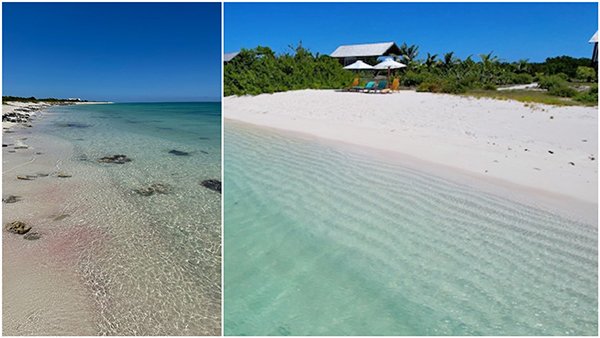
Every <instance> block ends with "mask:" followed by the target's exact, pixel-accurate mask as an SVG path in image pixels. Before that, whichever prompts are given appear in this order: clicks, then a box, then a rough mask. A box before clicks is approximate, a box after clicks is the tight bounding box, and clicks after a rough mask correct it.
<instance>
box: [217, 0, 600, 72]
mask: <svg viewBox="0 0 600 338" xmlns="http://www.w3.org/2000/svg"><path fill="white" fill-rule="evenodd" d="M224 14H225V15H224V17H225V19H224V20H225V45H224V47H225V52H233V51H237V50H239V49H240V48H253V47H256V46H257V45H263V46H269V47H271V48H272V49H273V50H274V51H275V52H278V53H280V52H285V51H287V50H288V49H287V47H288V45H290V44H293V45H296V44H298V42H299V41H302V44H303V46H304V47H307V48H308V49H310V50H311V51H313V52H319V53H323V54H330V53H331V52H333V50H334V49H335V48H336V47H337V46H338V45H341V44H354V43H369V42H386V41H395V42H396V43H397V44H401V43H402V42H406V43H408V44H409V45H410V44H416V45H418V46H419V56H418V58H424V57H425V56H426V55H427V52H430V53H432V54H440V55H441V54H442V53H446V52H449V51H454V52H455V55H456V56H458V57H460V58H466V57H467V56H469V55H471V54H474V55H475V56H477V55H479V54H483V53H489V52H492V51H493V52H494V54H495V55H498V56H499V57H500V58H501V59H502V60H504V61H515V60H519V59H529V60H530V61H543V60H545V59H546V58H547V57H551V56H559V55H569V56H573V57H591V54H592V45H590V44H588V40H589V39H590V38H591V37H592V35H593V34H594V33H595V32H596V30H597V29H598V4H597V3H570V4H569V3H454V4H452V3H425V4H422V3H421V4H419V3H304V4H299V3H275V4H272V3H271V4H267V3H262V4H250V3H226V4H225V13H224Z"/></svg>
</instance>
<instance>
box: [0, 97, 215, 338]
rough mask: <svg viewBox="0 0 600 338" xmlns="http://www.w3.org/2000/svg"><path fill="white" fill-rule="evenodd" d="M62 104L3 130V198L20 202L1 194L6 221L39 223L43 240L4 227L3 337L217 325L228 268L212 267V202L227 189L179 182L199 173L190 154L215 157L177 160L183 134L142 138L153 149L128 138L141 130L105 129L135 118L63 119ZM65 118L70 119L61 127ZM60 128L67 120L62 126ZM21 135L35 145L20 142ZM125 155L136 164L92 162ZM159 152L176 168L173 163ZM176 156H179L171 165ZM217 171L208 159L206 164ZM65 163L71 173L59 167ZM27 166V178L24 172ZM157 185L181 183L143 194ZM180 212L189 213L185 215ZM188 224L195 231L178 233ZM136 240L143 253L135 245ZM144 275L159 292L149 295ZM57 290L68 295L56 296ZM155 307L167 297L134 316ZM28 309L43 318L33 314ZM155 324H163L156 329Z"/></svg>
mask: <svg viewBox="0 0 600 338" xmlns="http://www.w3.org/2000/svg"><path fill="white" fill-rule="evenodd" d="M69 109H77V108H75V107H73V108H69ZM61 111H62V109H60V108H59V109H57V111H56V112H55V111H54V110H50V111H43V112H42V113H39V115H38V116H39V117H40V118H34V119H32V121H31V123H32V125H33V128H27V127H26V126H25V124H22V123H16V124H14V126H13V127H12V128H11V131H10V132H9V133H5V134H4V144H6V147H4V148H3V156H4V157H3V165H4V172H3V174H4V176H3V182H4V190H3V198H7V197H9V195H13V196H19V199H18V200H17V201H16V202H14V203H12V202H11V203H6V202H5V203H3V204H4V205H3V206H4V212H3V216H4V219H5V220H4V224H3V225H5V224H7V223H9V222H12V221H22V222H25V223H26V224H28V225H30V226H31V227H32V229H31V231H30V232H37V233H39V234H41V238H39V239H38V240H26V239H25V238H23V237H24V236H23V235H17V234H12V233H8V232H6V231H5V235H4V237H3V243H4V249H3V250H4V256H3V257H4V258H3V260H4V270H5V272H6V273H5V275H4V288H3V293H4V296H5V298H4V300H5V302H4V303H3V306H4V311H5V312H4V313H5V317H6V318H5V319H6V320H5V328H4V331H3V332H4V334H5V335H23V334H27V335H41V334H42V335H43V334H52V335H72V334H83V335H101V334H108V335H115V334H130V335H131V334H134V333H137V334H142V335H143V334H146V335H169V334H171V335H173V334H180V335H211V334H215V332H217V331H216V330H219V328H218V326H217V318H216V317H217V315H220V313H221V312H220V308H219V306H220V304H217V302H216V298H217V297H219V299H220V294H219V293H218V289H214V288H213V285H216V278H219V279H218V280H220V277H217V276H218V274H217V270H216V269H214V267H215V266H216V263H215V264H213V261H215V262H216V259H217V258H216V257H218V256H217V255H216V254H214V255H213V254H212V252H213V250H215V252H216V249H215V248H216V247H218V245H217V243H219V245H220V238H219V237H217V236H213V235H214V233H215V230H214V227H213V226H214V225H215V224H217V221H218V220H220V213H218V214H217V213H216V212H215V211H214V210H215V206H216V205H217V204H216V202H215V201H216V200H219V201H220V195H218V194H216V193H215V192H213V191H211V190H209V189H206V188H204V187H203V186H202V185H200V183H199V182H198V183H197V184H187V186H189V187H190V188H189V189H183V188H182V187H181V186H180V185H179V184H177V181H178V179H179V180H184V179H189V180H193V181H192V182H194V183H196V182H195V181H197V180H198V178H199V177H198V178H197V177H195V176H190V173H189V172H190V171H191V170H192V169H194V170H199V166H192V165H191V164H186V163H190V162H191V163H198V162H203V161H204V160H203V159H211V160H210V161H212V158H213V156H212V153H211V154H210V155H209V154H204V153H202V152H199V153H197V154H193V155H190V157H189V158H179V157H176V156H175V155H173V154H170V153H169V152H168V149H173V148H175V149H184V148H185V147H184V148H180V145H179V142H180V141H179V140H171V139H168V138H165V139H163V138H162V137H160V138H157V139H156V140H153V138H154V137H153V136H147V138H146V139H145V142H144V145H148V149H154V150H155V151H153V152H152V154H151V155H148V154H146V152H145V151H144V150H145V148H143V147H141V146H140V145H139V144H133V143H130V142H128V141H130V140H131V141H134V139H140V136H139V135H136V134H135V133H131V134H128V133H127V130H125V132H124V133H123V132H121V133H118V132H115V134H117V133H118V137H116V138H114V137H103V135H107V134H106V133H107V131H108V130H112V129H114V128H112V129H109V127H108V126H115V124H113V123H116V125H119V124H121V125H125V124H126V125H129V123H130V122H124V121H121V120H120V119H118V118H117V119H115V121H116V122H115V121H112V120H109V119H98V120H91V121H90V120H89V116H87V115H89V114H72V116H68V117H66V116H67V115H62V113H61ZM136 115H137V114H136ZM65 120H66V121H69V122H71V121H72V122H73V126H57V122H60V121H65ZM133 122H136V121H133ZM58 124H59V125H60V123H58ZM133 126H134V125H132V128H133ZM57 128H64V131H65V132H64V134H62V132H59V133H57V132H58V131H60V130H62V129H57ZM157 129H158V127H157ZM127 135H133V136H127ZM79 136H81V138H79ZM115 136H117V135H115ZM74 137H75V138H74ZM119 137H124V139H125V140H119V139H118V138H119ZM18 142H20V143H24V144H25V143H26V145H27V148H17V149H14V146H16V145H17V143H18ZM152 142H155V143H152ZM134 143H135V142H134ZM96 144H98V146H96V147H90V145H96ZM157 145H162V146H164V148H165V149H163V148H162V147H161V146H157ZM82 147H83V148H82ZM199 147H200V146H199ZM202 148H204V146H203V147H202ZM206 148H207V149H210V147H209V146H208V145H206ZM219 149H220V148H219ZM82 150H83V154H82V153H81V152H82ZM185 150H187V149H185ZM122 153H123V154H127V155H129V156H131V157H132V158H133V161H132V163H127V164H115V165H112V164H101V163H97V161H96V159H98V158H100V157H102V156H106V155H111V154H122ZM155 153H158V154H160V156H159V157H156V155H155ZM215 153H216V150H215ZM219 158H220V152H219ZM161 160H164V161H165V163H169V164H171V165H170V166H166V167H165V166H163V165H162V164H160V163H161V162H160V161H161ZM177 163H180V164H181V165H179V166H178V168H177V169H178V170H173V169H174V168H173V165H175V164H177ZM211 163H212V162H211ZM219 166H220V162H219ZM154 168H157V169H158V170H156V171H155V170H153V169H154ZM210 168H211V167H210V165H208V164H207V165H206V168H203V169H204V170H206V169H210ZM161 170H164V172H162V173H161ZM176 171H178V172H176ZM60 172H64V173H65V174H66V175H64V176H59V175H58V173H60ZM168 173H175V174H176V176H177V177H175V176H173V175H169V174H168ZM28 175H31V178H32V179H31V180H19V179H17V178H16V176H28ZM154 182H159V183H165V186H167V187H168V189H169V190H173V191H167V192H166V193H165V194H161V193H158V194H153V195H152V196H146V195H143V194H141V193H136V190H139V188H142V187H147V186H148V184H150V183H154ZM182 196H185V198H184V197H182ZM198 201H202V202H204V203H205V205H203V208H202V209H201V210H196V209H193V208H191V207H190V206H191V205H197V202H198ZM182 202H185V203H182ZM218 205H219V207H220V203H219V204H218ZM178 208H179V209H178ZM172 210H180V211H181V212H179V213H178V216H177V218H173V217H172V215H173V214H172V213H170V212H171V211H172ZM217 215H218V216H217ZM217 217H218V219H217ZM219 224H220V223H219ZM186 226H187V227H189V228H186ZM183 230H185V231H186V233H188V234H189V235H188V236H186V237H184V238H180V237H177V236H175V234H177V233H180V232H179V231H183ZM213 238H219V241H218V242H217V241H216V240H214V241H213V240H212V239H213ZM200 246H202V247H203V248H206V249H205V251H203V255H202V256H199V257H196V258H195V259H192V258H191V257H192V256H191V254H190V253H191V252H194V250H197V249H198V247H200ZM140 247H143V248H144V250H142V251H136V248H137V249H139V248H140ZM219 252H220V251H219ZM167 261H168V262H169V264H165V263H164V262H167ZM117 263H118V266H117ZM198 271H204V273H203V274H200V273H198ZM219 271H220V270H219ZM122 272H126V273H122ZM150 275H151V276H150ZM173 276H176V278H175V277H173ZM201 278H202V280H207V281H209V282H207V284H206V285H205V286H204V285H203V287H202V288H201V289H199V290H198V292H197V293H196V294H194V295H192V296H191V299H192V301H189V302H187V303H186V299H188V298H187V297H188V295H189V294H190V291H189V287H190V286H191V285H193V284H195V283H198V282H199V280H200V279H201ZM213 278H214V279H215V281H214V282H213ZM24 281H26V282H24ZM44 281H47V282H44ZM138 283H143V285H145V286H146V287H148V288H149V289H151V290H161V292H159V293H158V294H154V295H153V296H152V297H149V294H146V293H145V290H146V289H145V288H140V287H139V286H140V284H138ZM201 285H202V284H201ZM60 294H65V295H66V296H65V297H62V298H61V297H58V296H56V295H60ZM129 296H131V297H132V299H129V298H128V297H129ZM62 302H66V303H68V304H65V305H64V306H63V304H62ZM166 304H173V305H169V306H166ZM128 306H131V307H128ZM159 306H161V307H162V306H166V307H164V308H163V309H164V311H163V312H162V313H155V314H152V315H151V316H148V317H147V318H145V319H144V321H139V320H131V318H134V317H137V318H142V313H141V312H142V311H144V309H148V308H157V307H159ZM174 307H176V308H177V310H178V311H175V310H174V309H173V308H174ZM56 308H59V309H61V311H56V310H55V309H56ZM32 311H34V312H35V313H36V315H35V316H33V317H32V318H29V315H30V313H31V312H32ZM180 311H181V312H180ZM196 315H197V316H201V317H200V318H198V317H196V318H195V317H194V316H196ZM156 321H159V322H160V323H162V324H161V325H159V326H156ZM183 324H185V327H184V326H183Z"/></svg>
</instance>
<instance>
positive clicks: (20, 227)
mask: <svg viewBox="0 0 600 338" xmlns="http://www.w3.org/2000/svg"><path fill="white" fill-rule="evenodd" d="M4 228H5V229H6V231H8V232H10V233H13V234H18V235H23V234H26V233H27V232H29V230H31V227H30V226H29V225H27V224H25V223H24V222H21V221H14V222H10V223H7V224H6V225H5V226H4Z"/></svg>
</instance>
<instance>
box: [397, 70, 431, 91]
mask: <svg viewBox="0 0 600 338" xmlns="http://www.w3.org/2000/svg"><path fill="white" fill-rule="evenodd" d="M430 77H431V76H430V74H429V73H426V72H421V73H417V72H415V71H413V70H409V71H407V72H406V73H404V75H403V76H402V77H401V80H400V81H401V82H402V85H403V86H405V87H415V86H418V85H420V84H421V83H423V82H424V81H426V80H427V79H428V78H430Z"/></svg>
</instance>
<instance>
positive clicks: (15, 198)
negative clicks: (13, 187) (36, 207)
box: [2, 195, 21, 203]
mask: <svg viewBox="0 0 600 338" xmlns="http://www.w3.org/2000/svg"><path fill="white" fill-rule="evenodd" d="M20 200H21V197H19V196H15V195H8V196H6V198H3V199H2V202H4V203H17V202H19V201H20Z"/></svg>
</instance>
